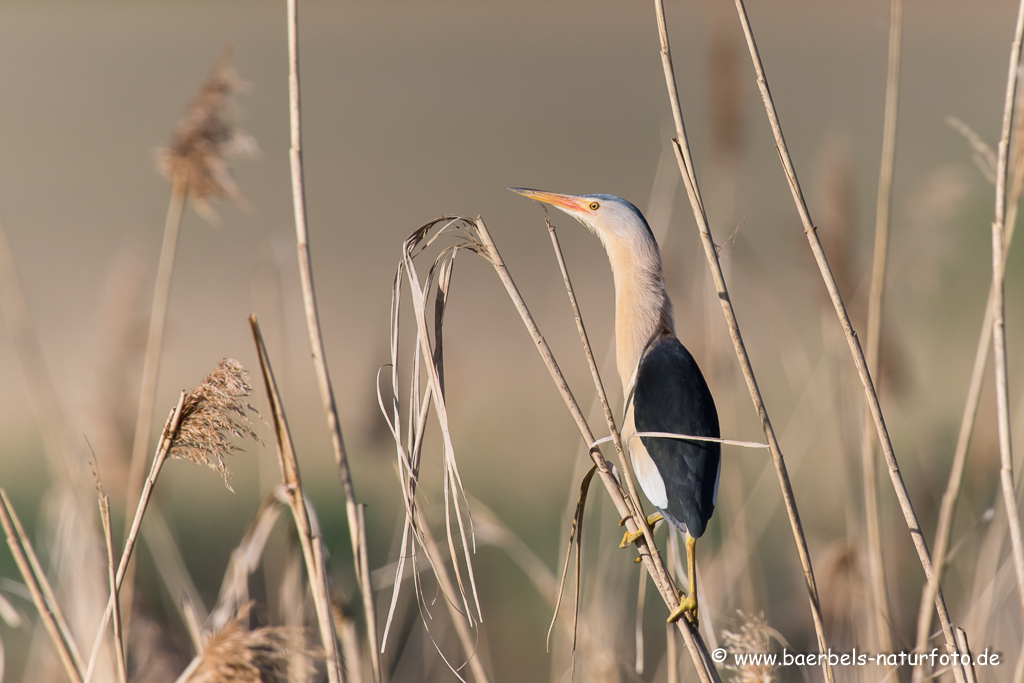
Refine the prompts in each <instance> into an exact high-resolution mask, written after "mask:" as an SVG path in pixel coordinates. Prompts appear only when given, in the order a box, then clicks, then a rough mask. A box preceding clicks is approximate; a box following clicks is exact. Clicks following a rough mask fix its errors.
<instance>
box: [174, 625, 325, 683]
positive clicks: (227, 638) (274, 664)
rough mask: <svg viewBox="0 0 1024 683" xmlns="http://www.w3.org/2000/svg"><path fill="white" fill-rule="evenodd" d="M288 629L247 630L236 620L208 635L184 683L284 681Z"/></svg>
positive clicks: (290, 634)
mask: <svg viewBox="0 0 1024 683" xmlns="http://www.w3.org/2000/svg"><path fill="white" fill-rule="evenodd" d="M291 631H292V629H290V628H287V627H282V626H264V627H262V628H257V629H253V630H249V629H247V628H245V626H243V625H242V620H241V619H236V620H234V621H232V622H231V623H230V624H228V625H227V626H225V627H224V628H223V629H221V630H220V631H218V632H217V633H215V634H213V635H212V636H210V639H209V640H208V641H207V643H206V649H205V650H203V654H202V655H201V657H200V660H199V664H198V666H197V667H196V668H195V670H194V671H193V672H192V674H191V675H190V676H189V677H188V678H186V679H185V681H184V683H278V682H280V683H286V681H287V680H288V661H289V658H290V656H291V651H290V649H289V642H291V639H292V635H293V634H292V633H291ZM303 656H305V653H303Z"/></svg>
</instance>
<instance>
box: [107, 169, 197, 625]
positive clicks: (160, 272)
mask: <svg viewBox="0 0 1024 683" xmlns="http://www.w3.org/2000/svg"><path fill="white" fill-rule="evenodd" d="M187 196H188V183H187V181H186V179H185V176H183V175H180V174H179V175H175V176H174V181H173V182H172V184H171V201H170V205H169V206H168V207H167V217H166V218H165V220H164V238H163V243H162V244H161V246H160V261H159V263H158V265H157V269H156V280H155V282H154V285H153V306H152V308H151V309H150V313H149V332H148V334H147V336H146V356H145V359H144V360H143V365H142V386H141V388H140V389H139V407H138V412H137V413H136V415H135V436H134V438H133V441H132V454H131V460H130V461H129V464H128V481H127V483H126V486H125V514H124V516H125V518H126V519H127V518H128V517H129V516H130V515H131V514H132V512H133V511H134V510H135V508H136V505H137V504H138V502H139V495H140V488H141V487H142V478H143V476H144V474H145V466H146V454H147V453H148V452H149V434H150V429H151V427H152V424H153V411H154V406H155V404H156V385H157V380H158V379H159V376H160V354H161V351H162V350H163V344H164V328H165V327H166V324H167V304H168V301H169V300H170V296H171V280H172V279H173V276H174V262H175V257H176V255H177V253H178V234H179V233H180V232H181V217H182V213H183V211H184V208H185V200H186V198H187ZM134 571H135V568H134V565H132V568H131V570H130V572H129V573H128V574H126V575H125V577H124V582H123V584H121V583H120V582H119V584H118V585H123V591H124V593H123V596H122V604H125V605H127V606H128V614H127V619H126V623H125V624H124V627H125V631H127V630H128V627H129V625H130V622H131V606H132V603H133V601H134V600H133V596H134V593H135V576H134Z"/></svg>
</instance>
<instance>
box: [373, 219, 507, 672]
mask: <svg viewBox="0 0 1024 683" xmlns="http://www.w3.org/2000/svg"><path fill="white" fill-rule="evenodd" d="M439 224H442V227H441V229H440V230H439V233H444V232H445V231H446V230H447V229H448V228H451V227H455V228H456V229H457V227H458V224H457V223H453V222H452V221H450V220H448V219H444V218H442V219H439V220H437V221H432V222H431V223H429V224H427V225H425V226H423V227H421V228H420V229H419V230H417V231H416V232H414V233H413V235H411V236H410V237H409V238H408V239H407V240H406V242H405V244H404V245H403V256H402V261H401V262H400V264H399V267H398V271H397V274H396V277H395V281H394V290H393V293H392V309H391V354H392V365H391V372H392V392H393V397H394V398H393V403H392V406H391V411H390V412H391V415H389V414H388V413H389V411H388V410H386V409H385V407H384V405H383V399H381V398H380V396H378V399H379V401H380V404H381V410H382V412H383V413H384V416H385V419H387V421H388V424H389V426H390V428H391V432H392V436H393V438H394V440H395V445H396V449H397V455H398V459H397V470H398V476H399V480H400V483H401V488H402V496H403V499H404V503H405V519H404V526H403V530H402V545H401V549H400V551H399V560H398V563H397V567H396V575H395V585H394V588H393V592H392V597H391V605H390V608H389V611H388V617H387V620H386V623H385V629H384V642H385V643H386V641H387V637H388V633H389V631H390V627H391V624H392V620H393V618H394V614H395V610H396V608H397V604H398V595H399V592H400V590H401V580H402V576H403V575H404V572H405V564H406V558H407V557H409V558H411V561H412V564H413V571H412V575H413V579H414V585H415V589H416V599H417V604H418V605H419V608H420V612H421V614H422V616H423V621H424V625H425V626H428V622H429V621H430V620H431V619H432V617H431V615H430V610H429V608H428V604H427V601H426V600H425V598H424V596H423V594H422V586H421V584H420V576H419V575H420V572H419V570H418V569H417V567H416V564H417V557H418V556H419V553H418V552H416V551H415V550H414V546H415V547H418V548H420V549H422V550H423V555H424V556H425V557H426V559H427V562H428V563H429V565H430V568H431V570H432V572H433V574H434V575H435V577H436V578H437V581H438V585H439V586H440V588H441V591H442V592H443V593H444V595H445V598H446V600H445V604H446V606H447V608H448V614H449V616H450V618H451V620H452V623H453V625H454V627H455V631H456V633H457V635H458V638H459V641H460V644H461V646H462V649H463V652H464V654H465V657H466V661H467V663H468V665H469V668H470V671H471V673H472V675H473V677H474V679H475V680H477V681H485V680H488V679H489V676H488V674H487V672H486V671H485V670H484V668H483V666H482V662H481V661H480V658H479V657H478V656H476V654H475V653H476V649H477V645H476V643H475V639H474V637H473V634H472V629H473V628H474V626H475V625H476V623H478V622H479V621H480V620H481V618H482V614H481V611H480V604H479V598H478V597H477V589H476V578H475V573H474V571H473V564H472V560H471V552H473V550H474V547H475V540H474V539H473V531H472V526H471V521H470V518H469V514H468V500H467V499H466V492H465V490H464V488H463V485H462V478H461V475H460V474H459V470H458V462H457V460H456V457H455V449H454V446H453V444H452V440H451V434H450V431H449V428H448V418H447V409H446V404H445V397H444V365H443V363H444V361H443V353H442V350H443V346H442V339H443V322H444V313H445V308H446V305H447V297H448V292H449V289H450V286H451V276H452V268H453V263H454V258H455V255H456V254H457V252H458V250H459V249H460V248H463V247H465V248H470V249H473V248H474V247H473V245H472V243H460V245H459V246H456V247H449V248H447V249H445V250H443V251H442V253H441V254H440V255H439V256H438V257H437V258H436V259H435V261H434V262H433V263H432V265H431V267H430V268H429V269H428V271H427V273H426V276H425V277H424V279H423V281H422V282H421V280H420V276H419V274H418V271H417V269H416V266H415V263H414V259H415V258H416V257H417V256H418V255H419V254H421V253H422V252H423V249H425V248H426V247H427V246H429V245H430V244H431V242H432V241H433V239H436V236H435V237H433V238H432V237H431V235H430V231H431V228H433V227H434V226H435V225H439ZM403 281H405V282H407V283H408V286H409V289H410V292H411V296H412V308H413V316H414V317H415V321H416V343H415V347H414V350H413V358H412V373H411V378H410V380H409V402H408V424H407V425H406V426H405V427H404V428H403V425H402V413H401V406H400V405H399V400H398V397H399V396H400V395H401V393H402V392H401V389H400V380H399V355H398V353H399V352H398V348H399V321H400V313H401V302H402V285H403ZM435 283H436V284H435ZM432 295H433V301H432V303H433V306H432V310H433V321H432V322H433V324H432V325H428V312H429V310H430V308H431V307H430V304H431V296H432ZM430 330H432V331H433V339H431V336H430ZM431 408H433V409H434V413H435V415H436V417H437V424H438V426H439V429H440V432H441V435H442V440H443V456H442V457H443V462H442V470H443V477H442V488H443V494H444V503H445V536H446V540H447V548H448V561H450V562H451V566H452V570H453V572H454V575H455V576H454V582H453V581H452V578H451V576H450V575H449V572H448V568H447V562H448V561H446V560H445V559H444V558H443V557H442V553H441V552H440V550H439V548H438V547H437V546H436V545H435V542H434V536H433V534H432V533H431V531H430V528H429V527H428V526H426V523H425V521H424V519H423V516H422V513H421V505H420V503H419V502H418V500H419V497H420V482H419V469H420V459H421V455H422V449H423V445H424V437H425V433H426V428H427V419H428V416H429V413H430V410H431ZM403 433H404V434H405V439H406V441H405V442H404V443H403ZM453 526H454V527H455V529H454V530H453ZM453 532H454V533H453ZM456 534H457V536H458V542H459V543H458V545H459V546H461V548H462V554H461V556H460V554H459V552H458V551H457V547H456ZM463 563H464V564H463ZM462 566H464V567H465V575H466V579H465V580H464V578H463V569H462ZM467 583H468V586H467ZM428 633H429V626H428ZM431 639H432V640H433V636H432V635H431ZM435 647H438V644H437V643H436V642H435ZM438 653H439V654H440V655H441V657H442V659H443V660H444V661H445V662H446V664H448V665H449V667H450V668H452V671H453V672H454V673H456V675H458V676H459V677H460V678H461V677H462V676H461V674H459V672H458V670H457V669H458V668H459V667H452V665H451V662H450V661H449V659H448V657H447V656H445V655H444V653H443V652H442V651H441V650H440V649H438Z"/></svg>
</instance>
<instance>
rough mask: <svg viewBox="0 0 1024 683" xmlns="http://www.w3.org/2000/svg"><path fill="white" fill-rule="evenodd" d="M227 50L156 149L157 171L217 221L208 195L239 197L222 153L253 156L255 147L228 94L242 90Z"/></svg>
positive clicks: (230, 95)
mask: <svg viewBox="0 0 1024 683" xmlns="http://www.w3.org/2000/svg"><path fill="white" fill-rule="evenodd" d="M230 56H231V54H230V50H225V51H224V54H223V55H222V56H221V58H220V60H218V62H217V65H216V66H215V67H214V68H213V71H211V72H210V75H209V76H207V78H206V81H205V82H204V83H203V85H202V87H201V88H200V89H199V95H197V96H196V98H195V99H194V100H193V101H192V103H191V104H190V105H189V108H188V110H187V112H186V114H185V117H184V118H183V119H181V121H179V122H178V126H177V128H176V129H175V130H174V133H173V134H172V135H171V139H170V141H169V142H168V143H167V146H166V147H163V148H161V149H160V150H158V152H157V162H158V165H159V167H160V171H161V172H162V173H163V174H164V176H166V177H167V179H168V180H170V181H171V182H172V183H174V187H175V191H178V192H187V193H188V196H189V197H190V198H191V199H192V201H193V205H194V206H195V208H196V211H198V212H199V213H200V215H202V216H203V217H204V218H206V219H207V220H208V221H210V222H211V223H216V222H217V220H218V216H217V213H216V212H215V211H214V210H213V209H212V208H211V207H210V204H209V200H210V199H211V198H226V199H232V200H235V201H241V199H242V195H241V192H240V191H239V189H238V185H237V184H235V181H234V179H233V178H232V177H231V171H230V169H229V168H228V165H227V161H226V157H228V156H230V155H233V154H245V155H247V156H253V155H254V154H255V153H256V152H257V150H258V147H257V145H256V141H255V139H254V138H252V137H251V136H249V135H247V134H245V133H243V132H242V131H241V130H240V129H239V128H238V127H237V124H236V115H235V110H234V109H233V107H232V95H234V94H235V93H238V92H241V91H243V90H244V89H245V83H244V82H243V81H242V80H241V79H240V78H239V77H238V74H237V72H236V71H235V69H234V67H232V66H231V65H230V64H228V59H229V58H230Z"/></svg>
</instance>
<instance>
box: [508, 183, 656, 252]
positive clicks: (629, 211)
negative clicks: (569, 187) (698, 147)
mask: <svg viewBox="0 0 1024 683" xmlns="http://www.w3.org/2000/svg"><path fill="white" fill-rule="evenodd" d="M508 189H510V190H512V191H513V192H516V193H518V194H521V195H523V196H524V197H529V198H530V199H536V200H537V201H538V202H544V203H545V204H550V205H551V206H554V207H556V208H558V209H561V210H562V211H564V212H565V213H567V214H569V215H570V216H572V217H573V218H575V219H576V220H578V221H579V222H580V223H582V224H583V225H585V226H587V228H588V229H589V230H590V231H591V232H592V233H594V234H595V235H597V236H598V237H599V238H600V239H601V242H603V243H604V245H605V247H606V248H609V249H610V248H614V247H616V246H619V245H623V244H630V243H633V244H636V243H641V244H642V243H650V244H653V243H654V234H653V233H652V232H651V229H650V227H649V226H648V225H647V221H646V220H645V219H644V215H643V214H642V213H640V209H638V208H636V207H635V206H633V204H631V203H630V202H628V201H626V200H625V199H623V198H622V197H616V196H614V195H610V194H583V195H571V194H558V193H556V192H544V191H543V190H529V189H527V188H524V187H510V188H508Z"/></svg>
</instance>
